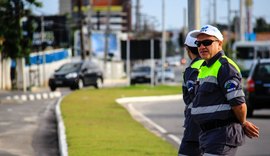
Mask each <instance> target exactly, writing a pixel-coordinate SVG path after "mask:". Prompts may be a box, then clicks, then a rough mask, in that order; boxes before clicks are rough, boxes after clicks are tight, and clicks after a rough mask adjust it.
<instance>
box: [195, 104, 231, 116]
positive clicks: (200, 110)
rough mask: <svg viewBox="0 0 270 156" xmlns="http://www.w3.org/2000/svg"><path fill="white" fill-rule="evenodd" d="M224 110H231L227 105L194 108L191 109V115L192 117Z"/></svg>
mask: <svg viewBox="0 0 270 156" xmlns="http://www.w3.org/2000/svg"><path fill="white" fill-rule="evenodd" d="M225 110H231V106H230V105H229V104H220V105H214V106H204V107H196V108H192V109H191V114H194V115H198V114H207V113H214V112H219V111H225Z"/></svg>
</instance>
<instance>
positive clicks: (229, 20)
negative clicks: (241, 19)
mask: <svg viewBox="0 0 270 156" xmlns="http://www.w3.org/2000/svg"><path fill="white" fill-rule="evenodd" d="M227 38H228V39H227V40H228V49H231V0H228V33H227Z"/></svg>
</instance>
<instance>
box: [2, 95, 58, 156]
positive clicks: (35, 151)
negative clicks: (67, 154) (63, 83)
mask: <svg viewBox="0 0 270 156" xmlns="http://www.w3.org/2000/svg"><path fill="white" fill-rule="evenodd" d="M56 101H57V99H47V100H36V101H25V102H9V103H4V104H0V155H1V156H58V155H59V151H58V137H57V126H56V117H55V112H54V110H55V104H56Z"/></svg>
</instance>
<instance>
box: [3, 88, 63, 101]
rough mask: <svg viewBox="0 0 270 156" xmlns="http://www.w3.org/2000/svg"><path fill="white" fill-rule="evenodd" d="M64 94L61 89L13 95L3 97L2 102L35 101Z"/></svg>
mask: <svg viewBox="0 0 270 156" xmlns="http://www.w3.org/2000/svg"><path fill="white" fill-rule="evenodd" d="M61 96H62V93H61V92H60V91H55V92H43V93H29V94H21V95H11V96H6V97H4V98H1V99H2V100H1V101H2V102H7V101H35V100H44V99H54V98H59V97H61Z"/></svg>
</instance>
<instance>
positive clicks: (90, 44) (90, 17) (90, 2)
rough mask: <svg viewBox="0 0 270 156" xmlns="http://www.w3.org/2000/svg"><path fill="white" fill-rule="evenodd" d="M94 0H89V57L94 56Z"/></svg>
mask: <svg viewBox="0 0 270 156" xmlns="http://www.w3.org/2000/svg"><path fill="white" fill-rule="evenodd" d="M92 4H93V3H92V0H89V10H88V44H89V47H88V48H89V58H90V59H91V57H92V40H91V36H92V21H91V20H92Z"/></svg>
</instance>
